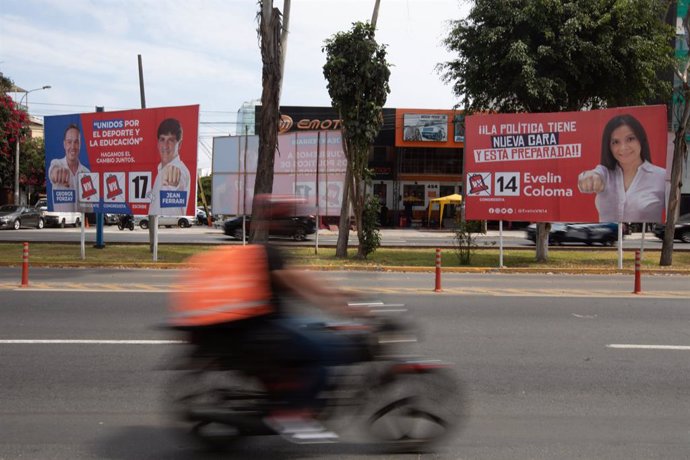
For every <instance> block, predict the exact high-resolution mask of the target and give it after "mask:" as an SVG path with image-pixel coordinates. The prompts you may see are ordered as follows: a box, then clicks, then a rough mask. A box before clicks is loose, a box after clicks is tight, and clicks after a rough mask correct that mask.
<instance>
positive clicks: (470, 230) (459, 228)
mask: <svg viewBox="0 0 690 460" xmlns="http://www.w3.org/2000/svg"><path fill="white" fill-rule="evenodd" d="M482 231H483V227H482V222H481V221H479V220H468V221H462V220H460V219H457V221H456V224H455V235H454V236H453V243H454V249H455V255H456V256H457V257H458V263H459V264H460V265H470V264H471V263H472V255H473V254H474V251H475V250H476V249H477V236H476V235H477V233H482Z"/></svg>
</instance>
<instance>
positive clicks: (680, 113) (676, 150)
mask: <svg viewBox="0 0 690 460" xmlns="http://www.w3.org/2000/svg"><path fill="white" fill-rule="evenodd" d="M673 6H674V5H673V4H672V5H671V10H672V11H671V13H672V15H673V16H672V17H675V16H676V11H673ZM684 6H685V9H684V11H682V13H684V15H683V16H681V19H682V33H677V36H676V56H675V59H676V63H675V68H674V71H675V74H676V76H677V78H678V82H679V84H678V85H677V86H676V87H675V88H674V94H673V96H674V97H673V99H674V102H675V103H676V104H674V109H678V110H674V112H673V114H672V116H673V117H674V120H673V125H674V127H675V139H674V141H673V161H672V163H671V186H670V191H669V195H668V206H667V208H666V229H665V233H664V240H663V243H662V245H661V255H660V258H659V265H661V266H668V265H672V264H673V236H674V230H675V227H676V220H677V214H678V208H679V204H680V188H681V185H682V184H681V177H683V167H684V166H685V168H687V165H688V143H687V140H686V138H687V134H688V128H689V126H688V125H689V124H690V82H689V81H688V74H689V73H690V59H688V45H690V13H689V11H688V5H687V2H685V5H684ZM678 10H679V13H681V11H680V10H681V8H680V7H679V8H678ZM678 32H681V31H678Z"/></svg>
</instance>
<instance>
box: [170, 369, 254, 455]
mask: <svg viewBox="0 0 690 460" xmlns="http://www.w3.org/2000/svg"><path fill="white" fill-rule="evenodd" d="M178 374H179V375H176V376H175V377H174V378H173V379H172V380H171V381H170V383H169V385H168V388H167V390H166V393H167V394H166V397H165V399H166V404H167V407H166V410H167V412H168V413H169V414H170V416H171V418H172V420H173V422H174V424H175V425H176V426H177V427H180V426H181V427H183V428H184V429H185V431H186V432H187V433H188V434H189V436H190V437H191V438H192V440H193V441H194V442H195V443H197V444H199V445H201V446H203V447H204V448H206V449H211V450H214V451H224V450H227V449H228V448H230V447H231V446H232V445H233V444H234V443H235V442H237V441H239V440H241V438H242V437H243V436H245V435H251V434H252V433H246V432H243V431H242V430H241V429H238V428H237V427H234V426H231V425H227V424H223V423H220V422H216V421H213V420H212V419H213V418H214V417H213V414H232V415H242V416H246V417H247V418H251V417H261V416H262V413H261V410H262V407H263V406H265V404H266V403H267V401H266V393H265V392H264V391H263V387H262V386H261V384H260V383H259V382H258V381H257V380H256V379H254V378H252V377H249V376H246V375H244V374H243V373H241V372H238V371H233V370H227V369H219V368H218V367H217V366H216V365H215V364H213V363H211V362H209V363H207V364H206V365H203V366H201V367H200V368H199V369H193V370H186V371H182V372H181V373H178ZM206 414H212V415H209V416H207V415H206Z"/></svg>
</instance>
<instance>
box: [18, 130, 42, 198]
mask: <svg viewBox="0 0 690 460" xmlns="http://www.w3.org/2000/svg"><path fill="white" fill-rule="evenodd" d="M20 148H21V154H20V162H19V183H20V184H24V185H34V186H37V187H38V188H39V189H45V186H46V151H45V144H44V142H43V138H42V137H36V138H33V137H32V138H30V139H27V140H25V141H23V142H22V144H21V147H20Z"/></svg>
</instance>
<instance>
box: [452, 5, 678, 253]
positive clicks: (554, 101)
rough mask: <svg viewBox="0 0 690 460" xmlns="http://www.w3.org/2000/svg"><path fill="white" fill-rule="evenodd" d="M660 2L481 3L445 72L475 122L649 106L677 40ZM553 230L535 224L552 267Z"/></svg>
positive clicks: (458, 28) (455, 39) (662, 89)
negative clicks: (506, 115) (486, 114)
mask: <svg viewBox="0 0 690 460" xmlns="http://www.w3.org/2000/svg"><path fill="white" fill-rule="evenodd" d="M667 7H668V2H667V1H660V0H626V1H620V0H503V1H497V0H476V1H475V4H474V6H473V7H472V9H471V11H470V14H469V15H468V17H467V18H466V19H462V20H457V21H453V22H452V29H451V31H450V33H449V35H448V37H447V38H446V39H445V41H444V43H445V46H446V47H447V49H448V50H450V51H451V52H454V53H457V54H458V57H457V58H456V59H454V60H451V61H449V62H445V63H442V64H440V65H439V69H440V71H441V72H442V75H443V78H444V80H445V81H447V82H451V83H452V84H453V91H454V93H455V94H456V96H458V97H459V98H460V105H464V106H465V107H466V110H467V112H468V113H472V112H477V111H496V112H559V111H576V110H587V109H596V108H604V107H615V106H624V105H635V104H644V103H645V102H646V101H650V100H659V98H660V97H667V96H668V95H669V94H670V88H671V85H670V82H668V81H665V80H663V79H660V78H658V75H659V74H661V73H663V72H664V71H667V70H670V66H671V49H670V43H671V38H672V31H671V29H670V27H669V26H667V25H666V24H665V23H664V15H665V12H666V9H667ZM549 226H550V224H547V223H540V224H539V225H538V240H537V254H536V256H537V260H538V261H547V260H548V231H549Z"/></svg>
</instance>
